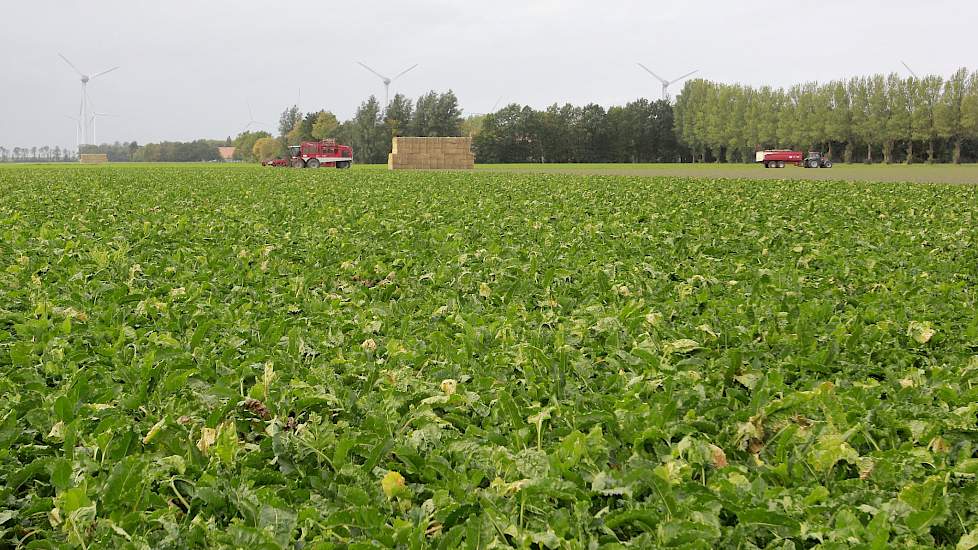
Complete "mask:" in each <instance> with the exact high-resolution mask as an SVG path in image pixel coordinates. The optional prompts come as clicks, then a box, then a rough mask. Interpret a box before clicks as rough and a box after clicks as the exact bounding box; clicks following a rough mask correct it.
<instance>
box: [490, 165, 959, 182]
mask: <svg viewBox="0 0 978 550" xmlns="http://www.w3.org/2000/svg"><path fill="white" fill-rule="evenodd" d="M476 169H477V170H488V171H501V172H520V173H526V172H533V173H549V174H580V175H602V176H680V177H700V178H738V179H742V178H750V179H790V180H840V181H885V182H901V181H909V182H917V183H978V164H963V165H957V166H955V165H950V164H934V165H927V164H912V165H909V166H908V165H906V164H871V165H865V164H849V165H843V164H836V165H835V167H834V168H830V169H817V170H813V169H806V168H798V167H795V166H789V167H786V168H781V169H766V168H764V167H763V166H760V165H756V164H712V163H711V164H482V165H478V166H476Z"/></svg>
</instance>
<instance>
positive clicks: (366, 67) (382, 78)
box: [357, 61, 387, 80]
mask: <svg viewBox="0 0 978 550" xmlns="http://www.w3.org/2000/svg"><path fill="white" fill-rule="evenodd" d="M357 64H358V65H360V66H361V67H363V68H364V69H367V70H368V71H370V72H372V73H374V74H375V75H377V76H379V77H380V79H381V80H387V77H386V76H384V75H382V74H380V73H378V72H377V71H375V70H373V69H371V68H370V67H368V66H366V65H364V64H363V63H362V62H360V61H357Z"/></svg>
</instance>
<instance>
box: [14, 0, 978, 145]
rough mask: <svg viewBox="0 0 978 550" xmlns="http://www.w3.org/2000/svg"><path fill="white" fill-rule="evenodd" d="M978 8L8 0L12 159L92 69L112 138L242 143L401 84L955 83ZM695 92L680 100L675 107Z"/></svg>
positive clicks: (47, 132)
mask: <svg viewBox="0 0 978 550" xmlns="http://www.w3.org/2000/svg"><path fill="white" fill-rule="evenodd" d="M976 22H978V2H973V1H971V0H939V1H932V0H928V1H920V0H915V1H910V0H889V1H883V0H880V1H870V0H865V1H857V0H852V1H843V0H821V1H801V2H776V1H772V0H767V1H754V0H750V1H731V0H700V1H655V2H653V1H648V2H639V1H630V0H606V1H604V2H598V1H579V0H568V1H555V0H525V1H515V0H495V1H482V0H479V1H472V0H470V1H460V0H459V1H449V0H400V1H396V2H381V1H363V0H361V1H356V0H348V1H344V2H330V1H316V0H307V1H305V2H288V3H280V2H267V1H266V2H257V1H253V0H237V1H227V0H222V1H206V2H205V1H202V0H197V1H189V0H170V1H165V2H161V1H140V0H107V1H100V0H88V1H75V0H57V1H55V0H46V1H41V0H0V90H2V94H0V145H5V146H7V147H12V146H15V145H17V146H31V145H52V146H53V145H62V146H73V145H74V140H75V131H74V122H72V121H70V120H68V119H66V118H65V115H71V114H77V112H78V101H79V94H80V85H79V82H78V79H77V77H76V75H75V74H74V72H73V71H71V69H70V68H69V67H67V66H66V65H65V64H64V63H63V62H62V61H61V60H60V59H59V58H58V56H57V53H58V52H63V53H64V54H65V55H66V56H68V58H69V59H71V60H72V61H73V62H74V63H75V64H76V65H77V66H78V67H79V68H80V69H81V70H83V71H86V72H92V73H94V72H97V71H101V70H104V69H107V68H109V67H111V66H113V65H121V66H122V68H121V69H120V70H118V71H115V72H113V73H111V74H108V75H105V76H104V77H102V78H99V79H96V80H95V81H93V82H92V83H91V84H90V85H89V95H90V97H91V99H92V102H93V103H94V105H95V107H96V108H97V109H98V110H99V111H103V112H108V113H112V114H115V115H118V116H117V117H116V118H106V119H100V120H99V121H98V123H97V132H98V136H97V137H98V141H100V142H103V141H116V140H119V141H128V140H133V139H135V140H137V141H139V142H140V143H144V142H149V141H159V140H187V139H193V138H197V137H207V138H215V139H216V138H223V137H225V136H228V135H231V136H234V135H235V134H237V133H238V132H239V131H240V130H241V128H242V127H243V126H244V125H245V124H246V123H247V122H248V107H247V103H248V101H250V102H251V105H252V109H253V110H254V116H255V118H256V119H257V120H261V121H264V122H267V123H269V124H270V125H272V126H273V127H274V126H275V125H276V123H277V121H278V115H279V113H280V112H281V111H282V109H283V108H284V107H285V106H287V105H289V104H291V103H294V102H295V101H296V98H297V94H298V91H299V89H300V88H301V91H302V96H301V103H300V108H302V109H303V110H313V109H319V108H326V109H329V110H332V111H333V112H334V113H336V114H337V116H339V117H340V118H341V119H345V118H348V117H349V116H351V115H352V113H353V111H354V110H355V109H356V107H357V105H358V104H359V103H360V101H362V100H363V99H364V98H366V97H367V96H368V95H370V94H375V95H377V97H378V98H381V99H382V98H383V86H382V84H381V83H380V81H379V79H377V78H376V77H375V76H373V75H371V74H369V73H368V72H366V71H365V70H363V69H362V68H360V67H359V66H357V65H356V64H355V61H357V60H362V61H364V62H365V63H366V64H368V65H371V66H372V67H374V68H375V69H377V70H378V71H381V72H386V73H388V74H395V73H397V72H399V71H400V70H402V69H404V68H406V67H408V66H410V65H411V64H413V63H419V64H420V65H419V66H418V68H417V69H415V70H414V71H412V72H411V73H408V74H407V75H406V76H405V77H404V78H403V79H401V80H399V81H397V82H395V84H394V86H393V87H392V91H391V93H392V95H393V93H394V92H395V91H397V92H402V93H405V94H407V95H408V96H409V97H412V98H414V97H416V96H418V95H419V94H421V93H423V92H425V91H427V90H429V89H435V90H439V91H442V90H446V89H449V88H451V89H453V90H455V93H456V94H457V95H458V97H459V99H460V102H461V104H462V107H463V109H464V111H465V112H466V113H474V112H483V111H487V110H489V109H490V108H491V107H492V105H493V104H494V103H495V102H496V100H497V99H498V98H499V97H502V98H503V100H502V102H501V105H502V104H506V103H510V102H519V103H524V104H530V105H533V106H535V107H543V106H546V105H549V104H551V103H554V102H559V103H563V102H572V103H575V104H584V103H588V102H592V101H593V102H597V103H600V104H603V105H605V106H607V105H612V104H621V103H624V102H626V101H628V100H631V99H634V98H637V97H643V96H644V97H650V98H653V99H654V98H658V97H659V94H660V86H659V85H658V84H657V83H656V82H655V81H653V80H652V78H651V77H650V76H649V75H647V74H646V73H644V72H642V71H641V70H640V69H639V68H638V67H636V65H635V62H636V61H641V62H643V63H645V64H646V65H648V66H649V67H650V68H652V70H654V71H656V72H658V73H659V74H661V75H662V76H663V77H665V78H674V77H675V76H678V75H681V74H683V73H685V72H687V71H689V70H692V69H699V70H700V72H699V73H698V75H697V76H702V77H704V78H709V79H713V80H718V81H723V82H744V83H750V84H756V85H759V84H772V85H789V84H792V83H796V82H803V81H809V80H818V81H825V80H831V79H834V78H840V77H847V76H852V75H863V74H869V73H873V72H891V71H897V72H903V71H904V70H903V67H902V66H901V65H900V60H901V59H904V60H905V61H906V62H907V63H908V64H910V66H911V67H912V68H913V69H914V70H915V71H917V72H918V73H927V72H932V73H938V74H943V75H947V74H949V73H951V72H952V71H953V70H955V69H956V68H957V67H959V66H970V67H972V68H974V67H975V66H976V65H978V59H976V58H975V53H976V52H978V36H976V32H975V30H974V29H975V26H976ZM680 86H681V85H677V86H675V89H674V90H672V91H673V93H676V92H678V91H679V88H680Z"/></svg>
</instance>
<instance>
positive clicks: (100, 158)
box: [78, 153, 109, 164]
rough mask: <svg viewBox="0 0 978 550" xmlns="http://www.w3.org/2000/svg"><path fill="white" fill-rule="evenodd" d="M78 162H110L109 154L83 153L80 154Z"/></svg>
mask: <svg viewBox="0 0 978 550" xmlns="http://www.w3.org/2000/svg"><path fill="white" fill-rule="evenodd" d="M78 162H81V163H83V164H102V163H103V162H109V155H106V154H105V153H82V154H81V155H78Z"/></svg>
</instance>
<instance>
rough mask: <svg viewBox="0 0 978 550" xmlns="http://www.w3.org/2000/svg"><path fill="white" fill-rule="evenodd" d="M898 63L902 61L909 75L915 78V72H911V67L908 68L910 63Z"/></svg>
mask: <svg viewBox="0 0 978 550" xmlns="http://www.w3.org/2000/svg"><path fill="white" fill-rule="evenodd" d="M900 63H903V66H904V67H906V68H907V70H908V71H910V75H911V76H913V77H914V78H917V73H915V72H913V69H911V68H910V65H907V64H906V63H904V62H903V61H901V62H900Z"/></svg>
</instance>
